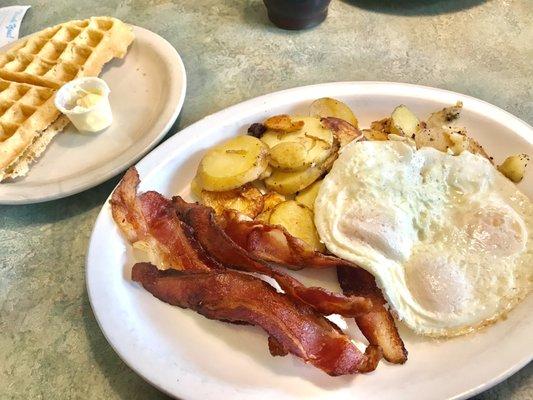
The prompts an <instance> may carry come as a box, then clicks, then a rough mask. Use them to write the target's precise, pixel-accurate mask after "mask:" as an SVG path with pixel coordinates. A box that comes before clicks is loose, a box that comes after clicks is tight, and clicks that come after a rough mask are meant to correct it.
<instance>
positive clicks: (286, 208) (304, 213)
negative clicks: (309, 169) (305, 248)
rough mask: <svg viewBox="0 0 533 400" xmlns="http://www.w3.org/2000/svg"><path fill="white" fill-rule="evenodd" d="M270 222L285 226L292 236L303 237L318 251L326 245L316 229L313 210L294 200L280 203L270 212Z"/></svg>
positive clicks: (322, 249)
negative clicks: (321, 240)
mask: <svg viewBox="0 0 533 400" xmlns="http://www.w3.org/2000/svg"><path fill="white" fill-rule="evenodd" d="M269 221H270V224H272V225H281V226H283V227H284V228H285V229H286V230H287V231H288V232H289V233H290V234H291V235H292V236H295V237H297V238H299V239H302V240H303V241H304V242H306V243H307V244H309V245H310V246H311V247H313V248H314V249H315V250H316V251H324V250H325V247H324V244H323V243H322V242H320V238H319V237H318V233H317V231H316V227H315V223H314V216H313V212H312V211H311V210H310V209H309V208H307V207H306V206H304V205H302V204H298V203H297V202H296V201H294V200H289V201H285V202H283V203H280V204H278V205H277V206H276V207H274V209H273V210H272V214H270V219H269Z"/></svg>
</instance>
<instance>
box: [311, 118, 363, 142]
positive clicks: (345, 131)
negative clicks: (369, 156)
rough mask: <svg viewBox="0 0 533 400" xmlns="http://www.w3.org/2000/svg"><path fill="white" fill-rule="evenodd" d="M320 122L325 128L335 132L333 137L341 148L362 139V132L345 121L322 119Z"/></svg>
mask: <svg viewBox="0 0 533 400" xmlns="http://www.w3.org/2000/svg"><path fill="white" fill-rule="evenodd" d="M320 122H321V123H322V125H323V126H324V127H325V128H328V129H330V130H331V131H332V132H333V135H334V136H335V138H336V139H337V140H338V141H339V144H340V146H341V147H344V146H346V145H347V144H348V143H350V142H352V141H354V140H359V139H361V138H362V137H361V131H360V130H359V129H357V128H356V127H355V126H353V125H352V124H350V123H349V122H347V121H345V120H343V119H340V118H336V117H325V118H322V119H320Z"/></svg>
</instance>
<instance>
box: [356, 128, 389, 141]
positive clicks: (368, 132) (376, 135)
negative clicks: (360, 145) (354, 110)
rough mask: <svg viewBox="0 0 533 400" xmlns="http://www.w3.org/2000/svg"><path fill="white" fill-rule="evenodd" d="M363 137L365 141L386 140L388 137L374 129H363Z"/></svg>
mask: <svg viewBox="0 0 533 400" xmlns="http://www.w3.org/2000/svg"><path fill="white" fill-rule="evenodd" d="M362 133H363V136H364V137H365V139H366V140H382V141H383V140H388V139H389V136H388V135H387V134H386V133H385V132H383V131H376V130H374V129H363V131H362Z"/></svg>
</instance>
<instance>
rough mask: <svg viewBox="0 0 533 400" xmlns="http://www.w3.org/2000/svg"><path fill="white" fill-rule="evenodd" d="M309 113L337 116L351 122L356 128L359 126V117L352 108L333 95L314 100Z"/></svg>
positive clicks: (321, 116)
mask: <svg viewBox="0 0 533 400" xmlns="http://www.w3.org/2000/svg"><path fill="white" fill-rule="evenodd" d="M309 115H310V116H312V117H320V118H325V117H335V118H339V119H342V120H344V121H347V122H349V123H350V124H352V125H353V126H354V127H355V128H357V127H358V126H359V122H358V121H357V117H356V116H355V114H354V113H353V111H352V109H351V108H350V107H348V105H346V104H345V103H343V102H342V101H340V100H335V99H332V98H331V97H322V98H321V99H317V100H315V101H313V102H312V103H311V106H310V107H309Z"/></svg>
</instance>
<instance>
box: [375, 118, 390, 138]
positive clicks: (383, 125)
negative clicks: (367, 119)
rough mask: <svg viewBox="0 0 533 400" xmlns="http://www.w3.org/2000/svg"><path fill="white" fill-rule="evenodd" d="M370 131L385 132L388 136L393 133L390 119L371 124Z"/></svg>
mask: <svg viewBox="0 0 533 400" xmlns="http://www.w3.org/2000/svg"><path fill="white" fill-rule="evenodd" d="M370 129H371V130H373V131H379V132H383V133H385V134H387V135H388V134H389V133H391V119H390V117H388V118H383V119H380V120H379V121H374V122H372V123H370Z"/></svg>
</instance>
